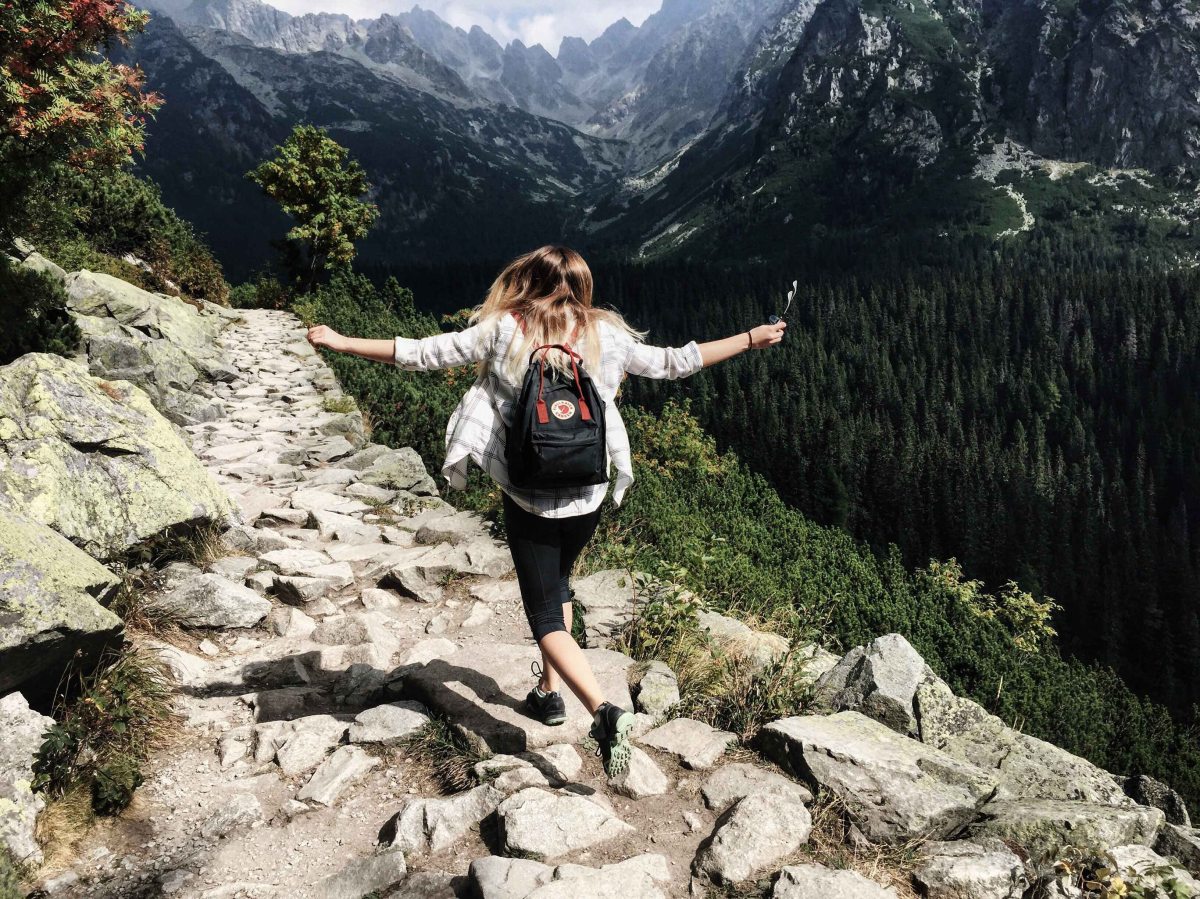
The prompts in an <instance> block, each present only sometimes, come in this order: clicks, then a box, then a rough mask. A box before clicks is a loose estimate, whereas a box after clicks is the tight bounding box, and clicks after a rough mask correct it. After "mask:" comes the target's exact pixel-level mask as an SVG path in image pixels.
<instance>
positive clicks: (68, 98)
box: [0, 0, 162, 232]
mask: <svg viewBox="0 0 1200 899" xmlns="http://www.w3.org/2000/svg"><path fill="white" fill-rule="evenodd" d="M147 18H148V17H147V15H146V14H145V13H144V12H140V11H138V10H136V9H134V8H133V6H132V5H130V4H129V3H127V2H126V0H17V2H0V232H3V231H5V230H8V228H9V227H10V226H11V224H12V218H13V216H14V215H16V214H17V213H18V212H19V210H20V208H21V205H22V194H23V193H26V192H28V191H30V190H32V189H33V187H34V185H35V183H36V181H37V178H38V177H39V176H40V175H41V174H42V173H44V172H46V171H47V170H48V169H49V167H50V166H52V165H53V164H55V163H61V162H64V161H65V162H67V163H70V164H72V165H74V166H76V167H79V168H86V167H89V166H94V165H98V164H110V165H111V164H116V163H119V162H123V161H125V160H128V159H129V158H130V156H131V155H132V154H133V152H134V151H135V150H138V151H140V150H141V149H142V137H143V132H144V127H145V123H146V118H147V117H148V116H149V115H151V114H152V113H153V112H154V110H156V109H157V108H158V107H159V105H160V104H161V103H162V100H161V98H160V97H159V96H158V95H157V94H154V93H149V92H147V91H145V90H143V76H142V72H141V70H140V69H137V68H134V67H132V66H127V65H120V64H117V63H113V62H112V61H110V60H109V59H107V58H105V57H104V56H103V55H101V52H100V51H101V50H103V49H107V48H108V47H110V46H111V45H113V44H114V43H127V42H128V40H129V37H130V35H132V34H135V33H137V32H140V31H141V30H142V29H143V28H144V27H145V25H146V21H147Z"/></svg>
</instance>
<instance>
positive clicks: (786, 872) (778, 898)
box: [771, 865, 897, 899]
mask: <svg viewBox="0 0 1200 899" xmlns="http://www.w3.org/2000/svg"><path fill="white" fill-rule="evenodd" d="M771 899H897V895H896V891H895V890H894V889H892V888H891V887H885V886H880V885H879V884H877V883H876V882H875V881H873V880H867V878H865V877H863V876H862V875H861V874H859V873H858V872H856V871H846V870H836V871H835V870H834V869H833V868H826V867H825V866H824V865H789V866H788V867H786V868H784V869H783V870H782V871H780V872H779V879H778V880H777V881H775V890H774V892H772V893H771Z"/></svg>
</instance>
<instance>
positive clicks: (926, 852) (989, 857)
mask: <svg viewBox="0 0 1200 899" xmlns="http://www.w3.org/2000/svg"><path fill="white" fill-rule="evenodd" d="M919 852H920V856H919V859H918V863H917V865H916V867H915V868H914V870H913V881H914V882H915V883H916V885H917V886H918V887H919V888H920V890H921V895H922V896H925V897H927V899H1021V897H1022V896H1024V895H1025V891H1026V890H1027V889H1028V888H1029V880H1028V878H1027V877H1026V876H1025V864H1024V862H1022V861H1021V858H1020V856H1018V855H1017V854H1016V853H1015V852H1013V851H1012V850H1011V849H1009V848H1008V847H1007V846H1006V845H1004V842H1003V841H1002V840H998V839H984V840H980V841H975V840H954V841H952V842H948V843H943V842H930V843H925V844H923V845H922V846H921V848H920V850H919Z"/></svg>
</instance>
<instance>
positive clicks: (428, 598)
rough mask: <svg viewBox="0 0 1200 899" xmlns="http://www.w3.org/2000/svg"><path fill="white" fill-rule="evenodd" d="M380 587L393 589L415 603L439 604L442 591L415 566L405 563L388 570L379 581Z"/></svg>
mask: <svg viewBox="0 0 1200 899" xmlns="http://www.w3.org/2000/svg"><path fill="white" fill-rule="evenodd" d="M379 585H380V586H381V587H395V588H396V589H397V590H399V591H400V592H401V593H403V594H404V595H405V596H409V597H412V598H413V599H415V600H416V601H417V602H425V603H436V602H441V600H442V596H443V594H444V591H443V590H442V588H441V587H440V586H439V585H438V584H436V583H434V582H431V581H430V580H429V579H428V578H426V577H425V575H424V574H423V572H422V571H421V569H420V568H418V567H417V566H415V565H413V564H411V563H405V564H403V565H400V566H397V567H395V568H392V569H390V570H389V571H388V572H387V573H386V574H385V575H384V576H383V578H382V579H381V580H380V581H379Z"/></svg>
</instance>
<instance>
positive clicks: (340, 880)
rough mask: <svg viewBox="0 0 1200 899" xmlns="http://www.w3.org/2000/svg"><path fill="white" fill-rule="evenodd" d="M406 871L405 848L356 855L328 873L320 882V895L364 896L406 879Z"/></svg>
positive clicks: (346, 898) (352, 898)
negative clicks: (368, 855)
mask: <svg viewBox="0 0 1200 899" xmlns="http://www.w3.org/2000/svg"><path fill="white" fill-rule="evenodd" d="M407 872H408V868H407V866H406V865H405V862H404V853H403V852H399V851H397V850H390V851H388V852H381V853H379V854H378V855H372V856H371V857H370V858H362V859H355V860H354V861H352V862H350V864H348V865H346V867H344V868H342V870H340V871H338V872H337V873H336V874H331V875H329V876H328V877H326V878H325V879H324V880H322V881H321V882H320V883H319V884H317V895H319V896H323V897H324V899H362V897H363V896H366V895H368V894H370V893H380V892H382V891H383V890H386V889H387V888H388V887H390V886H392V885H393V884H395V883H397V882H399V881H401V880H404V876H405V874H406V873H407Z"/></svg>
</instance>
